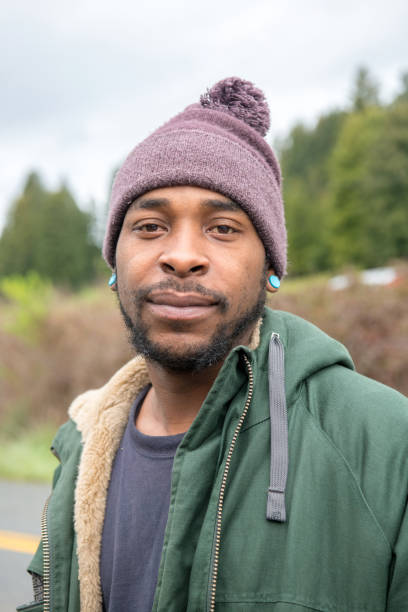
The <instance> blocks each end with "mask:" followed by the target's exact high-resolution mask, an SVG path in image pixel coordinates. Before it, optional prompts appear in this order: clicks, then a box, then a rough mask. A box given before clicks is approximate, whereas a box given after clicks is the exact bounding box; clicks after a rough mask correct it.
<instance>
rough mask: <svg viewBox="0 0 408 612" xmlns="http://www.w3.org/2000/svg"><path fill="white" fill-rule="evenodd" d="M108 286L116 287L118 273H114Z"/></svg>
mask: <svg viewBox="0 0 408 612" xmlns="http://www.w3.org/2000/svg"><path fill="white" fill-rule="evenodd" d="M108 285H109V287H113V285H116V272H113V274H112V276H111V277H110V279H109V280H108Z"/></svg>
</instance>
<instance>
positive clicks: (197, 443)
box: [26, 78, 408, 612]
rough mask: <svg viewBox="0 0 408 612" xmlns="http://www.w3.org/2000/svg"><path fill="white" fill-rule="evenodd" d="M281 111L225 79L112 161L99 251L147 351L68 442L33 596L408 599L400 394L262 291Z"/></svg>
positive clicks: (91, 407)
mask: <svg viewBox="0 0 408 612" xmlns="http://www.w3.org/2000/svg"><path fill="white" fill-rule="evenodd" d="M268 125H269V111H268V107H267V104H266V101H265V99H264V96H263V94H262V92H260V91H259V90H258V89H256V88H255V87H254V86H253V85H252V84H251V83H249V82H247V81H242V80H240V79H237V78H231V79H226V80H224V81H221V82H220V83H217V84H216V85H215V86H214V87H213V88H212V89H211V90H210V91H209V92H207V94H206V95H204V96H202V98H201V100H200V104H193V105H191V106H189V107H188V108H187V109H186V110H185V111H183V112H182V113H180V114H179V115H177V116H176V117H175V118H173V119H172V120H171V121H169V122H168V123H167V124H165V125H164V126H162V127H161V128H159V129H158V130H157V131H156V132H154V133H153V134H152V135H150V136H149V137H148V138H147V139H146V140H145V141H144V142H142V143H141V144H140V145H138V146H137V147H136V148H135V149H134V150H133V151H132V153H131V154H130V155H129V157H128V158H127V160H126V161H125V163H124V165H123V167H122V168H121V170H120V171H119V173H118V175H117V177H116V180H115V184H114V186H113V192H112V199H111V212H110V219H109V223H108V228H107V233H106V238H105V244H104V256H105V259H106V260H107V262H108V263H109V265H110V266H111V267H112V269H113V271H114V273H113V275H112V278H111V281H110V285H111V287H112V288H113V290H115V291H116V292H117V296H118V300H119V305H120V309H121V312H122V314H123V318H124V321H125V323H126V326H127V328H128V330H129V334H130V338H131V340H132V343H133V345H134V347H135V350H136V353H137V354H138V356H137V357H136V358H135V359H134V360H132V361H131V362H130V363H128V364H127V365H125V366H124V367H123V368H122V369H121V370H120V371H119V372H118V373H117V374H115V375H114V376H113V378H112V379H111V380H110V381H109V382H108V383H107V384H106V385H105V386H104V387H102V388H101V389H98V390H93V391H89V392H88V393H85V394H84V395H82V396H80V397H79V398H77V400H76V401H75V402H74V403H73V404H72V406H71V408H70V420H69V422H68V423H67V424H65V425H64V426H63V427H62V428H61V430H60V431H59V433H58V434H57V436H56V438H55V440H54V443H53V449H54V452H55V453H56V455H57V456H58V457H59V459H60V462H61V464H60V466H59V468H58V469H57V471H56V475H55V477H54V483H53V493H52V495H51V497H50V500H49V502H48V506H47V507H46V510H45V513H44V519H43V537H42V543H41V545H40V548H39V550H38V552H37V554H36V556H35V557H34V559H33V561H32V563H31V565H30V568H29V569H30V571H31V572H32V574H33V576H34V580H35V584H36V587H37V600H38V603H37V604H33V605H32V607H31V608H26V609H32V610H52V611H53V612H62V611H65V610H67V611H69V612H74V611H77V610H79V609H81V610H83V611H86V612H99V611H101V610H103V609H104V610H106V611H109V612H118V611H122V610H123V611H125V610H126V611H127V610H137V611H142V612H144V611H150V610H152V609H153V610H154V611H163V612H164V611H166V612H181V611H183V610H188V611H191V612H193V611H194V612H196V611H214V610H219V611H223V612H232V611H238V610H242V611H245V612H251V611H252V610H255V609H259V610H264V611H267V610H274V611H275V612H290V611H293V612H294V611H295V610H296V611H297V612H298V611H299V610H319V611H324V612H326V611H327V612H329V611H337V612H340V611H342V612H345V611H357V610H358V611H362V610H366V611H370V612H375V611H383V610H388V611H394V612H397V611H398V612H401V611H403V610H408V525H407V514H406V502H407V490H408V487H407V485H408V465H407V449H408V402H407V400H406V399H405V398H404V397H403V396H401V395H400V394H398V393H396V392H395V391H392V390H391V389H389V388H387V387H384V386H382V385H380V384H379V383H376V382H374V381H372V380H369V379H366V378H364V377H362V376H360V375H359V374H357V373H356V372H355V371H354V370H353V364H352V362H351V359H350V357H349V355H348V353H347V351H346V350H345V349H344V347H342V346H341V345H340V344H339V343H337V342H336V341H335V340H333V339H331V338H329V337H328V336H326V335H325V334H324V333H322V332H321V331H319V330H318V329H316V328H315V327H314V326H313V325H311V324H309V323H307V322H305V321H303V320H301V319H299V318H297V317H295V316H293V315H290V314H288V313H283V312H275V311H272V310H270V309H268V308H265V307H264V304H265V294H266V291H269V292H270V293H274V292H276V291H277V290H278V288H279V285H280V279H281V278H282V277H283V276H284V274H285V269H286V233H285V225H284V213H283V205H282V199H281V191H280V182H281V179H280V170H279V166H278V162H277V160H276V158H275V156H274V154H273V152H272V150H271V149H270V147H269V146H268V145H267V143H266V141H265V140H264V138H263V136H264V135H265V134H266V132H267V129H268ZM305 205H306V203H305ZM102 350H103V348H102ZM41 602H43V603H41Z"/></svg>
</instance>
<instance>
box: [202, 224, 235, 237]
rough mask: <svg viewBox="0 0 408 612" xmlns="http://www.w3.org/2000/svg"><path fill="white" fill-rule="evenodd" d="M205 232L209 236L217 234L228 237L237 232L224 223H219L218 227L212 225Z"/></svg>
mask: <svg viewBox="0 0 408 612" xmlns="http://www.w3.org/2000/svg"><path fill="white" fill-rule="evenodd" d="M207 231H208V232H209V233H211V234H219V235H222V236H228V235H231V234H236V233H237V231H238V230H236V229H235V228H234V227H232V226H231V225H227V224H226V223H220V224H219V225H213V226H212V227H210V228H209V229H208V230H207Z"/></svg>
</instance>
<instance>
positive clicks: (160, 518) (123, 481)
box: [100, 387, 184, 612]
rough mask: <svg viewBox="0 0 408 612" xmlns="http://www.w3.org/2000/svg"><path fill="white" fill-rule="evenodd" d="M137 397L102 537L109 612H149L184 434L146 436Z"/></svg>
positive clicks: (105, 601) (116, 465) (120, 451)
mask: <svg viewBox="0 0 408 612" xmlns="http://www.w3.org/2000/svg"><path fill="white" fill-rule="evenodd" d="M148 389H149V387H146V388H145V389H144V390H143V391H142V392H141V393H140V394H139V395H138V397H137V398H136V401H135V403H134V405H133V407H132V410H131V411H130V417H129V422H128V424H127V427H126V430H125V433H124V435H123V438H122V441H121V444H120V446H119V449H118V452H117V453H116V457H115V460H114V463H113V468H112V475H111V480H110V483H109V490H108V497H107V504H106V511H105V522H104V526H103V534H102V550H101V558H100V573H101V583H102V594H103V604H104V610H106V612H123V611H124V610H126V611H129V612H130V611H133V610H134V611H137V612H151V610H152V606H153V599H154V592H155V589H156V583H157V575H158V571H159V565H160V559H161V553H162V548H163V539H164V531H165V528H166V523H167V517H168V512H169V505H170V488H171V472H172V468H173V460H174V455H175V454H176V450H177V447H178V445H179V444H180V442H181V440H182V439H183V435H184V434H178V435H176V436H146V435H144V434H142V433H141V432H140V431H138V430H137V429H136V427H135V418H136V415H137V413H138V411H139V410H140V407H141V405H142V403H143V400H144V398H145V396H146V394H147V391H148Z"/></svg>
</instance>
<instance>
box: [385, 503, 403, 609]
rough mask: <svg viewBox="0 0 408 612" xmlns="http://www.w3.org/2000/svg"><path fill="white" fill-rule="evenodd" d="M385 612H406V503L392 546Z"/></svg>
mask: <svg viewBox="0 0 408 612" xmlns="http://www.w3.org/2000/svg"><path fill="white" fill-rule="evenodd" d="M387 612H408V503H407V506H406V508H405V514H404V517H403V519H402V522H401V526H400V530H399V534H398V538H397V541H396V543H395V546H394V556H393V569H392V572H391V577H390V586H389V591H388V600H387Z"/></svg>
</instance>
